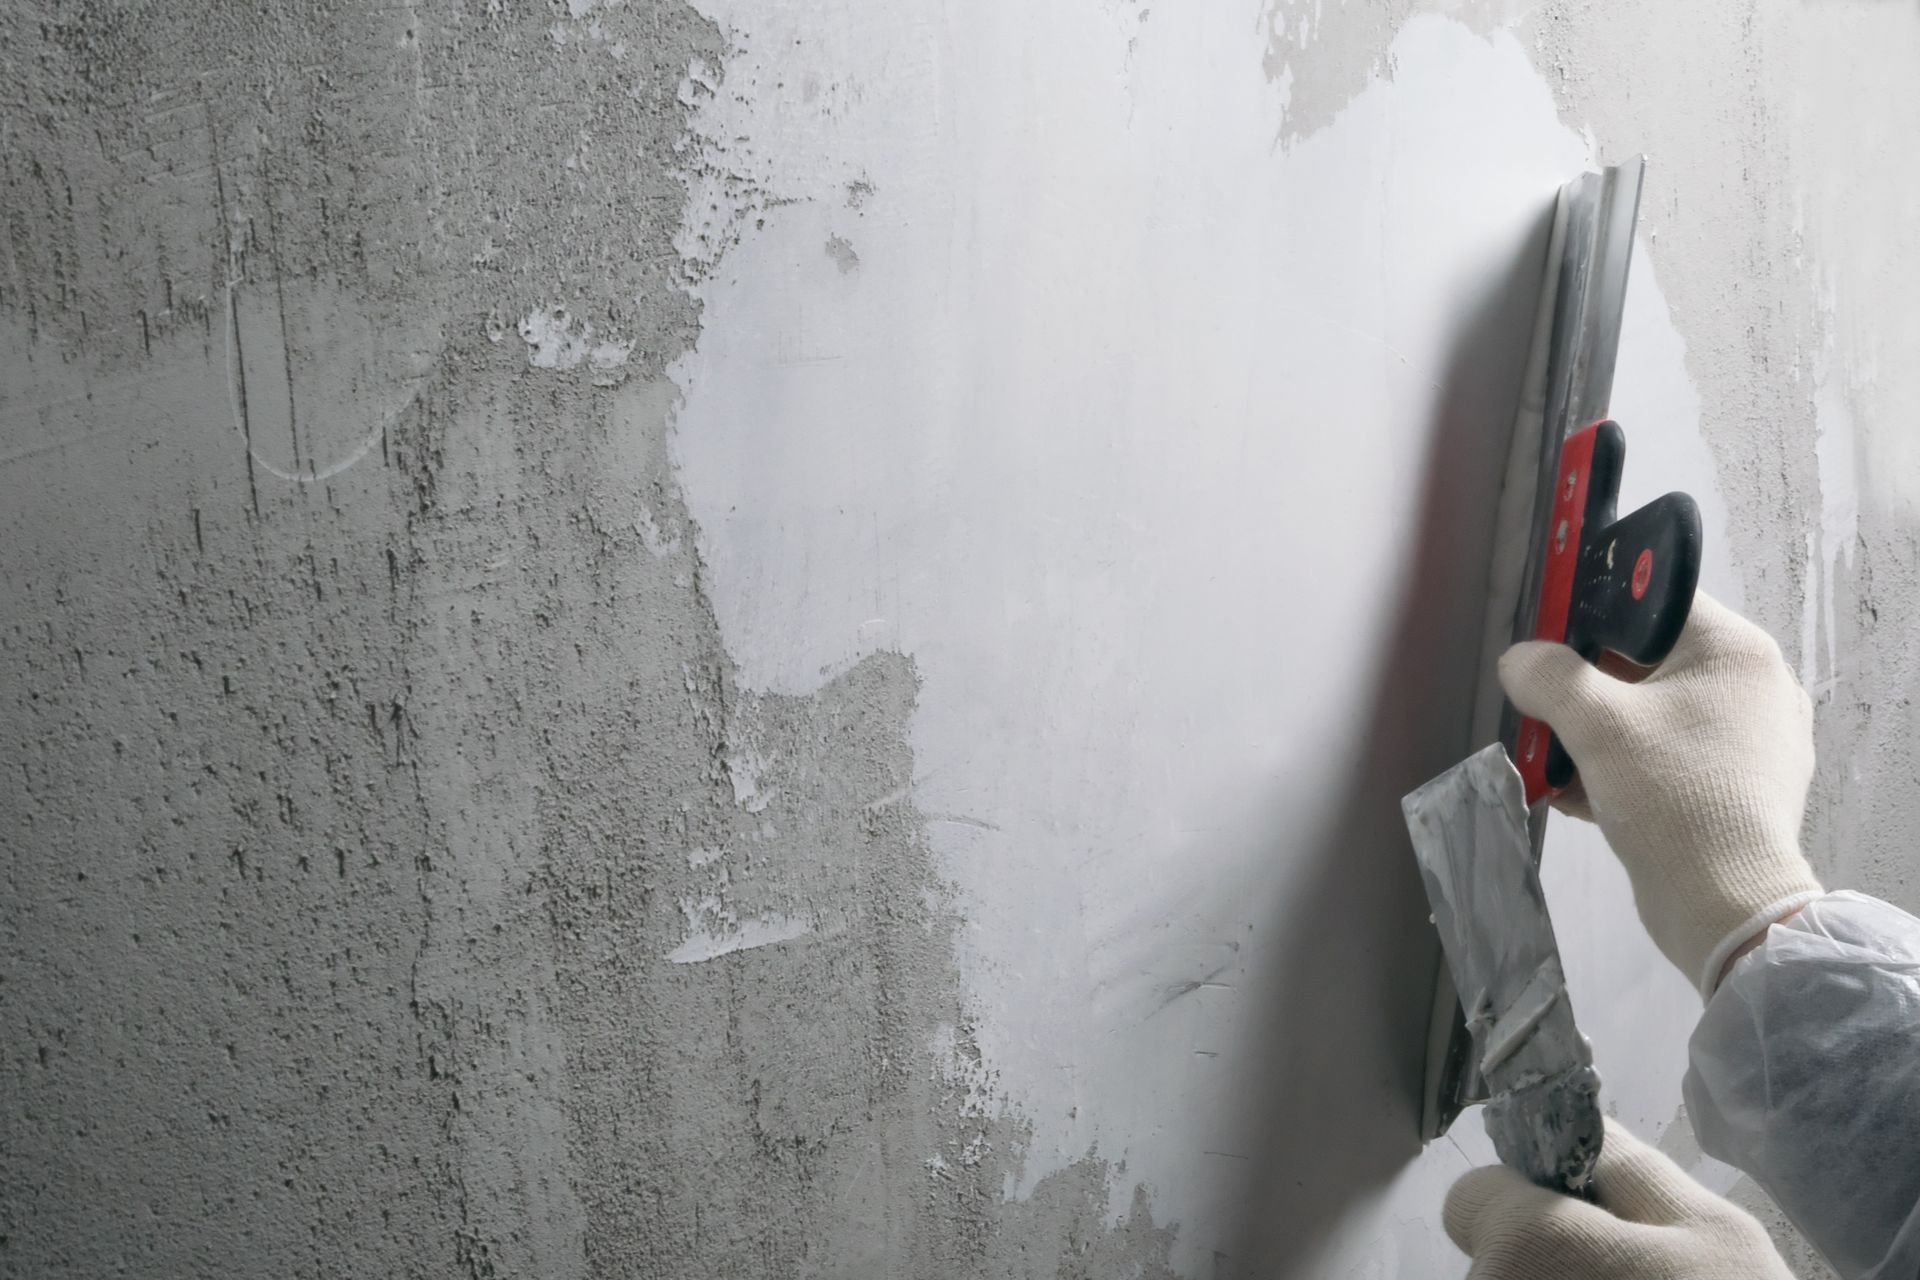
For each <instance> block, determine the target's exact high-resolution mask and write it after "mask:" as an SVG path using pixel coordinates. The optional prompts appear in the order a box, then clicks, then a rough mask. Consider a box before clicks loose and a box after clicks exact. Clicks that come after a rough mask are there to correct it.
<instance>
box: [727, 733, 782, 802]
mask: <svg viewBox="0 0 1920 1280" xmlns="http://www.w3.org/2000/svg"><path fill="white" fill-rule="evenodd" d="M769 763H771V762H770V761H769V760H768V759H767V758H766V757H765V756H763V755H761V754H760V752H759V751H758V750H756V749H754V748H752V747H749V748H746V749H745V750H741V751H735V752H733V753H731V754H729V755H728V756H727V758H726V766H727V781H728V782H729V783H731V784H732V786H733V802H734V803H735V804H737V805H739V806H740V807H741V808H742V809H745V810H746V811H747V812H748V813H759V812H760V811H761V810H763V809H765V808H766V807H767V805H769V804H770V803H772V801H773V798H774V797H775V796H777V795H779V794H780V792H779V790H778V788H772V787H764V788H763V787H762V786H761V781H762V779H763V777H764V776H765V774H766V771H767V766H768V764H769Z"/></svg>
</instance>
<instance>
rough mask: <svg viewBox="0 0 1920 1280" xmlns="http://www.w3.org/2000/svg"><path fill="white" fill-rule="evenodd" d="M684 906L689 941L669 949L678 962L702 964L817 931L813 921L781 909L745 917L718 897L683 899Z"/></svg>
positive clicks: (774, 944)
mask: <svg viewBox="0 0 1920 1280" xmlns="http://www.w3.org/2000/svg"><path fill="white" fill-rule="evenodd" d="M680 909H681V911H682V912H684V913H685V914H686V917H687V924H688V933H687V940H686V941H685V942H682V943H681V944H680V945H679V946H677V947H675V948H674V949H673V950H672V951H669V952H668V953H667V959H668V960H670V961H672V962H673V963H674V964H700V963H703V962H705V961H708V960H714V959H717V958H719V957H720V956H724V955H731V954H732V953H734V952H736V951H751V950H753V949H755V948H756V947H771V946H776V945H778V944H779V943H782V942H792V941H793V940H794V939H796V938H803V937H805V936H807V935H808V934H810V933H812V932H813V931H814V928H813V923H812V921H810V920H806V919H804V918H801V917H798V916H786V915H780V914H778V913H774V914H769V915H764V916H759V917H757V918H754V919H749V920H745V921H742V920H740V919H738V918H737V917H736V916H735V915H734V914H733V912H732V911H730V910H729V909H728V908H727V907H726V906H725V905H723V904H722V903H721V901H720V900H719V899H718V898H703V899H701V900H700V901H699V902H697V903H682V904H681V907H680Z"/></svg>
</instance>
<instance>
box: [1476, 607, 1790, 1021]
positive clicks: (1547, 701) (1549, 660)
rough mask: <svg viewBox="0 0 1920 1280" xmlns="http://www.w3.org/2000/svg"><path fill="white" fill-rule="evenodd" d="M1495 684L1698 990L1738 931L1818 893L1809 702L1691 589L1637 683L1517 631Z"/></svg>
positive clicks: (1767, 649)
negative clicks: (1568, 776) (1526, 718)
mask: <svg viewBox="0 0 1920 1280" xmlns="http://www.w3.org/2000/svg"><path fill="white" fill-rule="evenodd" d="M1500 683H1501V684H1503V685H1504V686H1506V690H1507V696H1508V697H1510V698H1512V699H1513V704H1514V705H1515V706H1516V707H1518V708H1520V710H1521V711H1523V712H1525V713H1526V714H1527V715H1530V716H1533V717H1535V718H1537V719H1540V720H1544V721H1546V722H1547V724H1549V725H1551V726H1552V727H1553V730H1554V732H1556V733H1558V734H1559V735H1560V741H1561V742H1562V743H1564V744H1565V745H1566V748H1567V754H1568V755H1570V756H1572V757H1573V762H1574V764H1575V765H1576V766H1577V767H1578V768H1579V771H1580V780H1581V782H1582V784H1583V785H1584V801H1585V806H1586V807H1588V808H1589V809H1590V815H1589V813H1588V812H1583V811H1582V808H1583V806H1582V805H1581V800H1582V797H1581V796H1580V795H1578V794H1572V795H1570V796H1569V797H1567V799H1569V800H1570V801H1571V803H1569V804H1567V805H1564V806H1563V807H1565V808H1567V809H1568V810H1569V811H1571V812H1574V813H1576V814H1579V816H1582V817H1586V816H1591V817H1592V818H1593V819H1594V820H1595V821H1597V822H1598V823H1599V824H1600V830H1601V831H1602V832H1603V833H1604V834H1605V835H1606V837H1607V843H1608V844H1610V845H1612V846H1613V851H1614V852H1615V853H1616V854H1618V855H1619V856H1620V861H1621V862H1622V863H1624V864H1625V865H1626V868H1627V876H1628V878H1629V879H1631V880H1632V882H1633V898H1634V902H1635V904H1636V905H1637V906H1638V907H1639V909H1640V919H1641V920H1642V921H1644V922H1645V923H1646V926H1647V932H1648V933H1650V934H1652V935H1653V940H1654V942H1655V943H1657V944H1658V945H1659V947H1660V950H1661V951H1663V952H1665V953H1666V956H1667V958H1668V959H1669V960H1671V961H1673V962H1674V963H1675V964H1676V965H1678V966H1680V971H1681V972H1682V973H1684V974H1686V975H1687V977H1688V979H1689V980H1691V981H1693V982H1694V983H1696V984H1697V985H1698V986H1699V988H1700V993H1701V995H1702V996H1703V997H1706V996H1711V995H1712V993H1713V988H1714V987H1715V986H1716V985H1717V984H1718V982H1719V979H1720V970H1721V968H1722V967H1723V966H1724V965H1725V964H1726V961H1727V957H1728V956H1730V955H1731V954H1732V953H1733V952H1734V951H1735V950H1736V949H1737V948H1739V947H1740V946H1741V944H1743V943H1745V942H1746V941H1747V940H1748V939H1750V938H1752V937H1753V936H1754V935H1755V934H1757V933H1759V932H1760V931H1762V930H1763V929H1765V928H1766V927H1767V925H1768V924H1770V923H1771V922H1773V921H1774V920H1778V919H1782V918H1784V917H1786V916H1788V915H1791V914H1792V913H1793V912H1795V911H1797V910H1799V909H1800V908H1801V907H1803V906H1805V905H1806V904H1807V903H1809V902H1811V901H1812V900H1813V899H1814V898H1816V897H1818V896H1819V895H1820V892H1821V889H1820V882H1819V881H1817V880H1815V879H1814V878H1813V871H1812V869H1811V868H1809V867H1808V866H1807V860H1806V858H1805V857H1804V856H1802V854H1801V852H1800V820H1801V817H1802V815H1803V813H1804V811H1805V809H1806V804H1807V785H1808V783H1809V782H1810V781H1811V780H1812V778H1813V706H1812V704H1811V703H1810V702H1808V700H1807V695H1806V693H1805V692H1804V691H1803V690H1802V689H1801V688H1800V684H1799V682H1798V681H1796V680H1795V679H1794V678H1793V673H1792V672H1791V671H1789V670H1788V669H1787V664H1786V662H1785V661H1784V660H1783V659H1782V658H1781V656H1780V646H1779V645H1777V644H1775V643H1774V642H1773V639H1772V638H1771V637H1770V636H1768V635H1767V634H1766V633H1765V632H1764V631H1762V630H1760V628H1758V627H1756V626H1754V625H1753V624H1752V623H1751V622H1748V621H1747V620H1746V619H1745V618H1742V617H1740V616H1739V615H1738V614H1736V613H1734V612H1733V611H1731V610H1730V609H1728V608H1727V607H1726V606H1724V605H1722V604H1720V603H1719V602H1718V601H1716V600H1714V599H1712V598H1711V597H1709V596H1707V595H1706V594H1705V593H1698V594H1696V595H1695V596H1694V598H1693V612H1692V614H1691V615H1690V616H1689V617H1688V619H1687V625H1686V629H1685V630H1683V631H1682V632H1681V633H1680V640H1679V643H1678V644H1676V645H1675V646H1674V648H1673V652H1672V653H1671V654H1670V655H1668V657H1667V660H1666V661H1665V662H1663V663H1661V664H1660V666H1659V668H1658V669H1656V670H1655V671H1654V672H1653V674H1652V675H1650V676H1648V677H1647V678H1646V679H1645V680H1643V681H1641V682H1639V683H1637V684H1629V683H1627V682H1626V681H1623V680H1618V679H1615V678H1614V677H1613V676H1610V675H1607V674H1605V673H1604V672H1602V671H1600V670H1599V669H1598V668H1596V667H1593V666H1590V665H1589V664H1587V663H1585V662H1582V661H1581V660H1580V657H1579V655H1578V654H1576V653H1575V652H1574V651H1573V650H1571V649H1569V648H1567V647H1566V646H1565V645H1558V644H1548V643H1545V642H1541V641H1529V642H1527V643H1524V644H1517V645H1515V646H1513V648H1511V649H1509V650H1508V651H1507V652H1506V654H1505V655H1504V656H1503V657H1502V658H1501V659H1500Z"/></svg>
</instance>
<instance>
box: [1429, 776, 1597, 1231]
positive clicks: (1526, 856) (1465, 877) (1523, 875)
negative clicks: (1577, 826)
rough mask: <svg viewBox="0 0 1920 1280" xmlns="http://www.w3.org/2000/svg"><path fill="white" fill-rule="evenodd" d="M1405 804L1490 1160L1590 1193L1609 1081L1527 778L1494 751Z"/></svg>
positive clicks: (1541, 1182)
mask: <svg viewBox="0 0 1920 1280" xmlns="http://www.w3.org/2000/svg"><path fill="white" fill-rule="evenodd" d="M1400 807H1401V809H1402V810H1403V811H1404V813H1405V814H1406V819H1407V832H1408V834H1409V835H1411V836H1412V838H1413V848H1414V854H1415V856H1416V857H1417V858H1418V859H1419V862H1420V877H1421V879H1422V880H1424V881H1425V882H1426V886H1427V900H1428V901H1429V902H1430V903H1431V904H1432V906H1433V923H1434V927H1435V928H1436V929H1437V930H1438V931H1439V934H1440V945H1441V947H1442V949H1443V950H1444V951H1445V953H1446V958H1447V968H1448V970H1449V971H1450V972H1451V973H1452V975H1453V982H1454V987H1455V989H1456V990H1457V991H1459V993H1460V996H1461V1004H1462V1006H1463V1007H1464V1008H1465V1010H1466V1014H1467V1029H1468V1031H1469V1032H1471V1034H1472V1037H1473V1049H1474V1053H1475V1055H1476V1057H1477V1060H1478V1066H1479V1073H1480V1076H1481V1078H1482V1079H1483V1080H1484V1081H1485V1083H1486V1089H1487V1105H1486V1123H1487V1133H1488V1135H1489V1136H1491V1137H1492V1139H1493V1147H1494V1150H1495V1151H1497V1152H1499V1154H1500V1158H1501V1159H1502V1160H1503V1161H1505V1162H1506V1163H1507V1164H1509V1165H1511V1166H1512V1167H1513V1168H1515V1169H1518V1170H1519V1171H1520V1172H1521V1173H1523V1174H1525V1175H1526V1176H1527V1177H1528V1178H1530V1179H1532V1180H1533V1181H1534V1182H1535V1183H1538V1184H1539V1185H1541V1186H1544V1187H1551V1188H1553V1189H1554V1190H1557V1191H1565V1192H1569V1193H1572V1194H1576V1195H1583V1194H1586V1193H1587V1192H1588V1188H1589V1185H1590V1183H1591V1181H1592V1177H1593V1165H1594V1161H1595V1160H1596V1159H1597V1158H1598V1157H1599V1154H1600V1142H1601V1119H1600V1077H1599V1074H1598V1073H1597V1072H1596V1071H1595V1070H1594V1068H1593V1053H1592V1050H1591V1048H1590V1047H1589V1045H1588V1044H1587V1039H1586V1037H1585V1036H1583V1035H1581V1034H1580V1030H1579V1028H1578V1027H1577V1026H1575V1025H1574V1020H1573V1006H1572V1004H1571V1003H1570V1001H1569V1000H1568V997H1567V988H1566V980H1565V978H1564V976H1563V974H1562V972H1561V969H1560V948H1559V946H1558V944H1556V943H1555V941H1554V936H1553V921H1552V920H1551V919H1550V918H1549V917H1548V915H1547V900H1546V897H1545V895H1544V894H1543V893H1542V892H1541V888H1540V875H1539V872H1538V871H1537V870H1536V869H1535V867H1534V861H1533V846H1532V840H1531V838H1530V836H1529V834H1528V830H1527V806H1526V802H1525V798H1524V792H1523V790H1522V785H1521V781H1520V774H1519V772H1518V771H1517V770H1516V769H1515V768H1514V767H1513V762H1512V761H1511V760H1509V759H1508V757H1507V752H1506V749H1505V748H1504V747H1502V746H1500V745H1499V744H1497V743H1496V744H1495V745H1493V746H1490V747H1487V748H1486V749H1485V750H1482V751H1479V752H1476V753H1475V754H1473V755H1471V756H1469V757H1468V758H1467V759H1466V760H1464V761H1462V762H1461V763H1459V764H1457V765H1455V766H1454V767H1453V768H1451V769H1449V770H1447V771H1446V772H1445V773H1443V774H1441V775H1440V776H1439V777H1437V778H1435V779H1434V780H1433V781H1431V782H1429V783H1427V784H1426V785H1425V786H1422V787H1420V788H1419V789H1417V790H1415V791H1413V792H1410V793H1409V794H1408V795H1407V796H1406V797H1405V798H1403V799H1402V800H1401V802H1400Z"/></svg>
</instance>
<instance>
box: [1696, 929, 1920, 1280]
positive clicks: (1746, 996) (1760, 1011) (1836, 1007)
mask: <svg viewBox="0 0 1920 1280" xmlns="http://www.w3.org/2000/svg"><path fill="white" fill-rule="evenodd" d="M1689 1050H1690V1056H1691V1059H1692V1065H1691V1066H1690V1068H1689V1069H1688V1071H1687V1080H1686V1101H1687V1113H1688V1114H1689V1115H1690V1116H1691V1117H1692V1118H1693V1127H1694V1130H1695V1132H1696V1133H1697V1134H1698V1135H1699V1137H1700V1145H1701V1147H1702V1148H1704V1149H1705V1150H1706V1152H1707V1154H1709V1155H1711V1156H1713V1157H1715V1158H1716V1159H1719V1160H1724V1161H1726V1162H1727V1163H1728V1164H1731V1165H1734V1166H1736V1167H1737V1168H1739V1169H1742V1170H1744V1171H1745V1172H1746V1173H1747V1174H1748V1175H1749V1176H1751V1177H1752V1178H1753V1180H1754V1181H1755V1182H1758V1183H1759V1184H1760V1185H1761V1186H1762V1187H1763V1188H1765V1189H1766V1191H1767V1193H1768V1194H1769V1195H1771V1196H1772V1197H1773V1199H1774V1201H1775V1202H1776V1203H1778V1204H1779V1206H1780V1207H1781V1208H1782V1209H1784V1210H1785V1211H1786V1214H1787V1216H1788V1217H1789V1218H1791V1219H1793V1223H1794V1225H1795V1226H1797V1227H1799V1228H1800V1231H1801V1233H1802V1234H1804V1235H1805V1236H1806V1237H1807V1239H1808V1240H1809V1241H1810V1242H1812V1244H1813V1246H1814V1247H1815V1248H1817V1249H1819V1250H1820V1252H1821V1253H1822V1254H1824V1255H1825V1256H1826V1259H1827V1261H1828V1262H1829V1263H1831V1264H1832V1265H1833V1267H1834V1269H1835V1270H1836V1271H1838V1272H1839V1273H1840V1275H1841V1276H1843V1277H1845V1278H1846V1280H1915V1277H1917V1276H1920V920H1916V919H1915V918H1914V917H1912V916H1910V915H1908V914H1907V913H1906V912H1904V911H1901V910H1899V909H1898V908H1897V907H1893V906H1889V905H1888V904H1887V903H1884V902H1881V901H1880V900H1879V899H1877V898H1869V897H1867V896H1866V895H1865V894H1860V893H1847V892H1841V893H1829V894H1826V895H1825V896H1824V897H1821V898H1817V899H1815V900H1814V901H1813V902H1812V903H1811V904H1810V905H1808V906H1807V907H1806V908H1805V909H1803V910H1802V911H1801V912H1800V914H1799V915H1797V916H1795V917H1793V919H1791V920H1789V921H1788V922H1787V923H1785V924H1776V925H1774V926H1772V927H1771V928H1770V929H1768V931H1767V937H1766V941H1764V942H1763V943H1761V945H1760V946H1758V947H1756V948H1755V949H1754V950H1753V951H1751V952H1749V953H1748V954H1747V955H1745V956H1743V957H1741V959H1740V960H1739V962H1738V963H1736V964H1735V965H1734V967H1733V972H1732V973H1731V974H1729V975H1728V976H1727V980H1726V981H1725V982H1723V983H1721V984H1720V989H1719V990H1718V991H1716V992H1715V993H1714V995H1713V998H1712V1000H1710V1001H1709V1002H1708V1004H1707V1011H1706V1013H1705V1014H1703V1015H1702V1016H1701V1018H1700V1025H1699V1026H1698V1027H1697V1028H1695V1030H1694V1033H1693V1040H1692V1042H1691V1044H1690V1045H1689Z"/></svg>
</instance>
